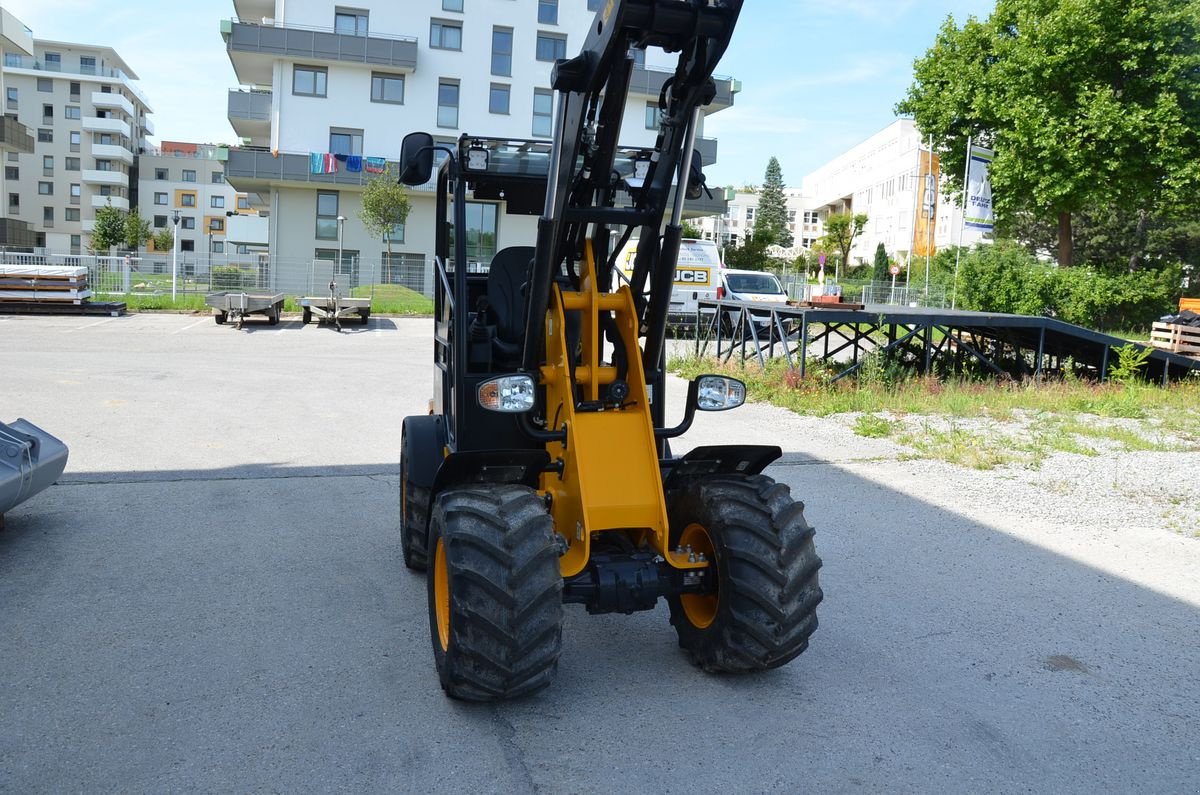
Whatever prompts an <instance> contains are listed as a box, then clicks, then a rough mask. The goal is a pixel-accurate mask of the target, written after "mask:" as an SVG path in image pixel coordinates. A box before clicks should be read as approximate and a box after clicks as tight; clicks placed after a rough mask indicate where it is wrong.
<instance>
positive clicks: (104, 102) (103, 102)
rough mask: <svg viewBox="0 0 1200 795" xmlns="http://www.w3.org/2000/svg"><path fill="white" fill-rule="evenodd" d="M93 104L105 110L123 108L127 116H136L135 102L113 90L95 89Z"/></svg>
mask: <svg viewBox="0 0 1200 795" xmlns="http://www.w3.org/2000/svg"><path fill="white" fill-rule="evenodd" d="M92 104H93V105H95V106H96V107H97V108H103V109H105V110H122V111H124V112H125V115H126V116H134V115H135V114H134V112H133V103H132V102H130V101H129V100H127V99H125V97H123V96H121V95H120V94H114V93H112V92H111V91H93V92H92Z"/></svg>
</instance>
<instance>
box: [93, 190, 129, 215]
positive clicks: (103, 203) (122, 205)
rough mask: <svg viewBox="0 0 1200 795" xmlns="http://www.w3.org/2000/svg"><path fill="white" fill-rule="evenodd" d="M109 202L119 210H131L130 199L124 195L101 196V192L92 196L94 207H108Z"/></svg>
mask: <svg viewBox="0 0 1200 795" xmlns="http://www.w3.org/2000/svg"><path fill="white" fill-rule="evenodd" d="M109 203H111V204H112V206H113V207H116V208H117V209H118V210H124V211H125V212H129V199H127V198H125V197H124V196H101V195H100V194H96V195H95V196H93V197H92V206H93V207H97V208H99V207H107V206H108V205H109Z"/></svg>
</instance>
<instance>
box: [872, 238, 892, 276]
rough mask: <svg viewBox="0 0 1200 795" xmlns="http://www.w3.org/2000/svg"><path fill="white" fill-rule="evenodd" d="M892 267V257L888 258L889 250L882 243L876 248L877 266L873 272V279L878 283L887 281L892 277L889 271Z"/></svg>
mask: <svg viewBox="0 0 1200 795" xmlns="http://www.w3.org/2000/svg"><path fill="white" fill-rule="evenodd" d="M891 265H892V260H891V258H890V257H888V253H887V248H886V247H885V246H884V245H883V242H882V241H881V242H880V243H879V245H878V246H876V247H875V265H874V268H873V269H872V271H871V278H872V279H874V280H875V281H877V282H885V281H887V280H888V279H890V278H891V277H892V274H891V273H889V272H888V269H889V268H891Z"/></svg>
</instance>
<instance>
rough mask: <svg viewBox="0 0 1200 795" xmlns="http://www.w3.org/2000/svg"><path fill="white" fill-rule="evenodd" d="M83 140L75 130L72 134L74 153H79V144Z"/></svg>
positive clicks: (72, 149)
mask: <svg viewBox="0 0 1200 795" xmlns="http://www.w3.org/2000/svg"><path fill="white" fill-rule="evenodd" d="M81 140H82V136H81V135H80V134H79V131H78V130H75V131H73V132H72V133H71V151H72V152H78V151H79V142H80V141H81Z"/></svg>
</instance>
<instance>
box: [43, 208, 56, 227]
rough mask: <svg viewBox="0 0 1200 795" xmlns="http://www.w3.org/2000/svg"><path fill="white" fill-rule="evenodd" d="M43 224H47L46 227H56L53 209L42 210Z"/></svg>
mask: <svg viewBox="0 0 1200 795" xmlns="http://www.w3.org/2000/svg"><path fill="white" fill-rule="evenodd" d="M42 223H43V224H45V225H46V226H54V208H53V207H43V208H42Z"/></svg>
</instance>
